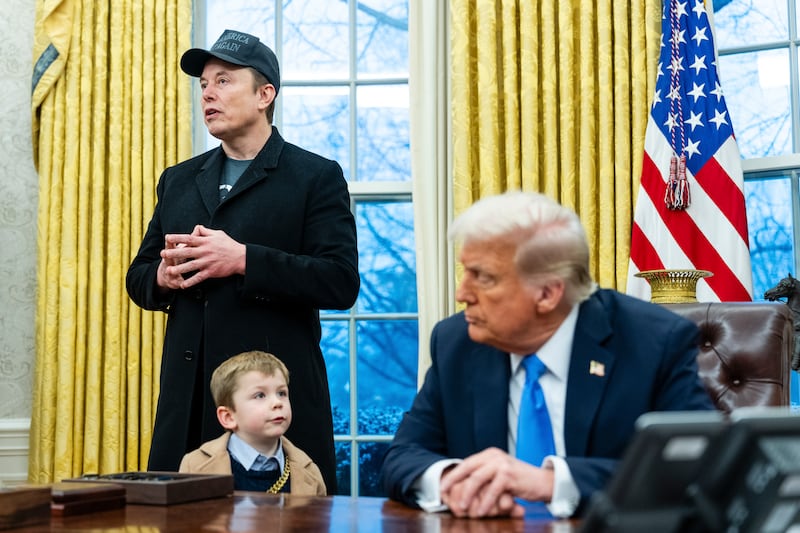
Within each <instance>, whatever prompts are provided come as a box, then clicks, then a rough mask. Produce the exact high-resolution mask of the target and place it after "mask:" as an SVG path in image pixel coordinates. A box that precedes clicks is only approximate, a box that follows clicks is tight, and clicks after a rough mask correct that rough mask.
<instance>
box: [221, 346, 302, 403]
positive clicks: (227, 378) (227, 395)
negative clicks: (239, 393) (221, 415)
mask: <svg viewBox="0 0 800 533" xmlns="http://www.w3.org/2000/svg"><path fill="white" fill-rule="evenodd" d="M252 371H256V372H261V373H262V374H264V375H267V376H271V375H273V374H275V373H276V372H280V373H281V374H283V377H284V379H285V380H286V384H287V385H288V384H289V370H288V369H287V368H286V365H284V364H283V361H281V360H280V359H278V358H277V357H275V356H274V355H272V354H271V353H267V352H261V351H258V350H254V351H251V352H243V353H240V354H239V355H234V356H233V357H231V358H230V359H228V360H227V361H225V362H224V363H222V364H221V365H219V366H218V367H217V368H216V370H214V373H213V374H211V385H210V386H211V396H212V397H213V398H214V403H215V404H216V405H217V407H220V406H224V407H228V408H230V409H234V405H233V393H234V392H236V389H237V388H238V386H239V377H240V376H241V375H243V374H246V373H247V372H252Z"/></svg>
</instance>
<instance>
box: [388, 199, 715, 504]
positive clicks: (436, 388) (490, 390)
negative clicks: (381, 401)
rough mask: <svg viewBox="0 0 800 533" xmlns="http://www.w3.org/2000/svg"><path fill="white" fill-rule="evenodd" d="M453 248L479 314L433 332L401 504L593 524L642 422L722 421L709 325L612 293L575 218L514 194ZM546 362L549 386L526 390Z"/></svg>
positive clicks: (401, 472) (406, 422)
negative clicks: (705, 373) (702, 349)
mask: <svg viewBox="0 0 800 533" xmlns="http://www.w3.org/2000/svg"><path fill="white" fill-rule="evenodd" d="M449 237H450V238H451V239H452V240H455V241H456V242H459V243H460V244H461V249H460V262H461V263H462V264H463V266H464V272H463V278H462V280H461V283H460V285H459V287H458V290H457V291H456V299H457V300H458V301H459V302H461V303H463V304H464V305H465V310H464V311H463V312H460V313H458V314H456V315H454V316H452V317H450V318H447V319H445V320H443V321H441V322H440V323H439V324H437V326H436V327H435V328H434V330H433V333H432V335H431V360H432V362H431V367H430V369H429V370H428V373H427V375H426V378H425V382H424V384H423V385H422V388H421V389H420V390H419V392H418V394H417V396H416V398H415V400H414V403H413V405H412V407H411V410H410V411H409V412H408V413H406V414H405V416H404V418H403V420H402V422H401V423H400V426H399V428H398V430H397V433H396V434H395V437H394V440H393V442H392V444H391V446H390V447H389V450H388V451H387V454H386V457H385V460H384V464H383V467H382V473H381V474H382V479H383V484H384V487H385V489H386V491H387V493H388V494H389V496H390V497H391V498H394V499H396V500H400V501H403V502H405V503H407V504H409V505H414V506H421V507H423V508H424V509H428V510H443V509H447V508H449V509H450V511H451V512H452V513H453V514H455V515H456V516H469V517H485V516H498V515H512V516H523V515H524V514H525V513H526V509H525V507H523V506H522V505H521V503H524V502H545V503H546V504H547V505H546V510H545V509H541V510H543V511H544V512H545V513H547V512H548V511H549V513H552V515H554V516H557V517H567V516H573V515H579V514H580V513H581V512H582V510H583V509H584V507H585V505H586V504H587V503H588V500H589V498H590V497H591V495H592V493H594V492H595V491H597V490H599V489H602V488H603V486H604V485H605V484H606V482H607V481H608V479H609V477H610V475H611V473H612V471H613V469H614V466H615V464H616V462H617V460H618V459H619V458H620V457H621V455H622V454H623V452H624V450H625V447H626V445H627V444H628V441H629V440H630V439H631V437H632V436H633V432H634V423H635V421H636V419H637V418H638V417H639V415H641V414H642V413H645V412H648V411H667V410H701V409H713V405H712V403H711V400H710V399H709V397H708V394H707V393H706V391H705V389H704V387H703V384H702V382H701V380H700V378H699V377H698V374H697V363H696V360H695V358H696V356H697V346H696V339H697V335H698V331H697V327H696V326H695V325H694V323H692V322H690V321H689V320H686V319H684V318H681V317H679V316H677V315H676V314H674V313H672V312H670V311H667V310H666V309H664V308H662V307H660V306H658V305H655V304H651V303H649V302H644V301H641V300H638V299H635V298H631V297H628V296H625V295H623V294H620V293H618V292H616V291H613V290H603V289H598V288H597V286H596V284H595V283H594V281H592V278H591V276H590V274H589V247H588V244H587V240H586V235H585V232H584V230H583V227H582V226H581V223H580V221H579V219H578V217H577V215H576V214H575V213H574V212H573V211H572V210H570V209H568V208H566V207H564V206H561V205H560V204H558V203H556V202H554V201H553V200H551V199H549V198H547V197H546V196H543V195H541V194H537V193H506V194H503V195H499V196H494V197H489V198H485V199H483V200H481V201H479V202H477V203H476V204H475V205H473V206H472V207H470V208H469V209H468V210H467V211H465V212H464V213H463V214H462V215H461V216H460V217H458V219H457V220H456V221H455V222H454V224H453V226H452V229H451V230H450V235H449ZM535 360H538V361H541V363H543V365H542V368H543V374H541V378H540V379H539V380H538V381H537V380H536V377H535V376H533V377H532V379H531V380H530V383H529V384H526V379H525V376H526V373H527V371H526V370H525V368H527V367H528V364H527V363H528V362H533V361H535ZM531 374H532V375H533V371H532V372H531ZM529 388H530V389H531V390H530V391H529ZM523 389H524V391H523ZM536 389H538V394H540V395H541V394H543V397H544V402H541V401H539V402H538V406H540V407H541V409H538V414H537V415H536V416H540V417H541V416H542V412H543V413H544V414H543V416H544V417H545V419H544V420H545V424H544V425H545V426H546V429H545V430H544V431H543V430H542V427H543V426H542V425H539V426H537V427H538V428H539V429H536V430H530V431H529V430H528V429H526V428H530V427H531V423H530V422H523V420H526V421H527V420H529V418H528V414H527V413H528V412H529V411H537V409H536V407H534V406H536V405H537V402H536V401H535V396H528V395H529V394H534V395H535V394H537V392H536ZM531 391H532V392H531ZM523 396H524V397H523ZM540 397H541V396H540ZM542 403H544V404H545V405H544V406H542V405H541V404H542ZM518 413H519V416H518ZM548 417H549V420H548ZM518 418H519V429H518V426H517V423H518ZM539 420H541V418H539ZM518 431H519V433H520V439H518V438H517V437H518ZM523 434H524V438H523ZM531 435H533V436H532V437H531ZM521 442H524V443H525V444H520V445H519V446H518V443H521ZM537 446H543V447H544V448H543V450H545V451H543V452H540V453H539V452H536V453H535V452H534V448H536V447H537ZM547 450H549V451H547ZM518 457H519V458H518ZM523 459H524V460H523ZM526 461H527V462H526ZM538 506H539V507H544V505H543V504H542V503H539V504H538Z"/></svg>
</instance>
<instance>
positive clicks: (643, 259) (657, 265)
mask: <svg viewBox="0 0 800 533" xmlns="http://www.w3.org/2000/svg"><path fill="white" fill-rule="evenodd" d="M631 260H633V263H634V264H635V265H636V267H637V268H638V269H639V271H640V272H641V271H642V270H663V269H664V263H662V262H661V258H660V257H659V256H658V252H657V251H656V249H655V248H654V247H653V245H652V244H651V243H650V241H649V240H648V239H647V236H646V235H645V234H644V233H643V232H642V228H640V227H639V224H638V223H637V222H635V221H634V223H633V229H632V230H631Z"/></svg>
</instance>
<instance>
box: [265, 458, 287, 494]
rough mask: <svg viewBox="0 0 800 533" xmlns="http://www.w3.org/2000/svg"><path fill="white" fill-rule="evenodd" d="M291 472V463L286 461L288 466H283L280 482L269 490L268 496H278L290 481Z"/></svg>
mask: <svg viewBox="0 0 800 533" xmlns="http://www.w3.org/2000/svg"><path fill="white" fill-rule="evenodd" d="M290 473H291V471H290V470H289V461H286V464H285V465H284V466H283V474H281V477H279V478H278V480H277V481H276V482H275V483H274V484H273V485H272V486H271V487H270V488H268V489H267V494H278V493H279V492H280V491H281V489H282V488H283V486H284V485H286V481H287V480H288V479H289V474H290Z"/></svg>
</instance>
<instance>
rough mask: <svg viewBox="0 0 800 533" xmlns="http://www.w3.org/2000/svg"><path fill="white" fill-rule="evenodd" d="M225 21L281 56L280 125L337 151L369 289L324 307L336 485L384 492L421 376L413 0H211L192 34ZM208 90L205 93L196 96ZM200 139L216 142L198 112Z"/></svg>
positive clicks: (204, 34) (209, 38) (215, 31)
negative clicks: (387, 457)
mask: <svg viewBox="0 0 800 533" xmlns="http://www.w3.org/2000/svg"><path fill="white" fill-rule="evenodd" d="M225 29H238V30H241V31H244V32H247V33H251V34H253V35H256V36H258V37H259V38H261V40H262V41H263V42H264V43H265V44H267V45H268V46H270V47H271V48H272V49H273V50H274V51H275V53H276V55H277V56H278V60H279V62H280V67H281V90H280V94H279V96H278V99H277V101H276V113H275V125H276V126H277V127H278V128H279V130H280V131H281V134H282V135H283V137H284V138H285V139H286V140H287V141H288V142H291V143H293V144H297V145H299V146H301V147H303V148H306V149H308V150H311V151H313V152H316V153H318V154H321V155H323V156H325V157H328V158H330V159H335V160H337V161H338V162H339V163H340V164H341V166H342V168H343V170H344V174H345V177H346V178H347V179H348V182H349V187H350V194H351V198H352V208H353V212H354V215H355V218H356V224H357V231H358V245H359V269H360V273H361V292H360V294H359V297H358V301H357V302H356V305H355V307H354V308H352V309H350V310H349V311H347V312H330V311H323V312H322V313H321V318H322V351H323V354H324V356H325V360H326V364H327V368H328V380H329V384H330V390H331V402H332V408H333V413H334V431H335V434H336V436H335V439H336V453H337V464H338V467H337V478H338V484H339V490H338V492H339V494H353V495H368V496H376V495H380V494H381V489H380V487H379V486H378V483H377V477H378V470H379V467H380V464H381V462H382V459H383V453H384V452H385V450H386V447H387V446H388V443H389V441H390V440H391V438H392V435H393V434H394V431H395V429H396V428H397V424H398V423H399V421H400V417H401V415H402V413H403V411H405V410H406V409H407V408H408V407H409V406H410V404H411V401H412V399H413V397H414V393H415V392H416V385H417V353H418V349H417V347H418V338H417V296H416V295H417V291H416V265H415V262H416V261H415V259H416V258H415V248H414V220H413V209H412V204H411V155H410V150H409V108H408V105H409V104H408V102H409V98H408V0H360V1H358V2H357V1H356V0H341V1H331V0H291V1H288V0H286V1H283V2H281V1H279V0H275V1H273V2H270V1H264V0H224V1H223V0H205V2H198V3H197V4H196V9H195V37H194V40H195V43H196V44H197V45H198V46H202V47H204V48H207V47H208V46H210V45H211V44H213V42H214V41H215V40H216V39H217V38H218V37H219V36H220V35H221V34H222V32H223V31H224V30H225ZM198 98H199V97H198ZM195 121H196V128H195V130H196V132H197V133H196V135H195V141H196V142H195V146H196V147H198V148H197V149H196V150H195V151H196V152H200V151H202V150H203V149H208V148H211V147H214V146H217V145H218V141H217V140H216V139H214V138H212V137H210V136H208V135H207V133H206V131H205V127H204V126H203V122H202V119H201V118H200V116H199V114H197V115H196V120H195Z"/></svg>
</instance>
